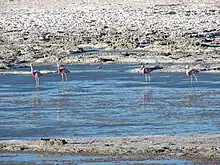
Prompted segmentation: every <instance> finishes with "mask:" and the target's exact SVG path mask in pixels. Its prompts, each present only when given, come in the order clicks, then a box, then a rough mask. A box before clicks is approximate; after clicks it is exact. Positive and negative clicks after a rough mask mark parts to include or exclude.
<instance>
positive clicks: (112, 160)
mask: <svg viewBox="0 0 220 165" xmlns="http://www.w3.org/2000/svg"><path fill="white" fill-rule="evenodd" d="M1 162H2V163H5V164H10V163H11V164H16V163H18V162H20V163H24V164H25V163H33V164H47V165H49V164H56V165H61V164H68V165H70V164H77V165H129V164H132V165H134V164H179V165H185V164H187V165H190V164H194V163H192V162H191V161H187V160H175V159H158V160H139V161H137V160H129V161H128V160H121V159H118V158H116V157H107V156H58V155H53V156H51V155H37V154H10V153H5V154H0V164H1ZM194 165H195V164H194Z"/></svg>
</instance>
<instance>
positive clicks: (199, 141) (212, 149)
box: [0, 135, 220, 164]
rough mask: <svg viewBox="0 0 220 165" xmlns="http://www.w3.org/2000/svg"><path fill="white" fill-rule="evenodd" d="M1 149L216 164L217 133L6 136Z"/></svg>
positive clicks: (218, 155) (219, 148)
mask: <svg viewBox="0 0 220 165" xmlns="http://www.w3.org/2000/svg"><path fill="white" fill-rule="evenodd" d="M0 152H1V153H4V152H17V153H27V152H29V153H41V154H62V155H63V154H66V155H105V156H117V157H120V158H121V159H129V160H141V159H144V160H146V159H153V158H156V157H168V158H175V159H185V160H192V161H194V162H197V163H198V162H200V163H203V164H204V163H211V162H212V163H216V164H218V163H219V162H220V135H192V136H143V137H142V136H140V137H115V138H111V137H109V138H89V139H39V140H32V141H21V140H5V141H0Z"/></svg>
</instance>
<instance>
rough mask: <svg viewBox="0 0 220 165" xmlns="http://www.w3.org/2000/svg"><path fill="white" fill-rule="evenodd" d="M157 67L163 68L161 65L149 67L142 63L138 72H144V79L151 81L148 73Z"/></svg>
mask: <svg viewBox="0 0 220 165" xmlns="http://www.w3.org/2000/svg"><path fill="white" fill-rule="evenodd" d="M157 69H163V67H161V66H158V65H157V66H154V67H151V68H150V67H145V66H144V65H142V66H141V68H140V73H142V74H144V75H145V79H146V81H148V82H150V81H151V80H150V73H151V72H152V71H154V70H157ZM146 76H147V77H146Z"/></svg>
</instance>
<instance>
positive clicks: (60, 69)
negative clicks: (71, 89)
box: [57, 64, 70, 81]
mask: <svg viewBox="0 0 220 165" xmlns="http://www.w3.org/2000/svg"><path fill="white" fill-rule="evenodd" d="M57 72H58V73H59V74H61V77H62V81H63V76H65V78H66V81H67V73H70V71H69V70H68V69H67V68H66V67H64V66H62V65H60V64H57Z"/></svg>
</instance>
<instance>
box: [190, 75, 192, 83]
mask: <svg viewBox="0 0 220 165" xmlns="http://www.w3.org/2000/svg"><path fill="white" fill-rule="evenodd" d="M190 80H191V84H192V80H193V79H192V75H191V76H190Z"/></svg>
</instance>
